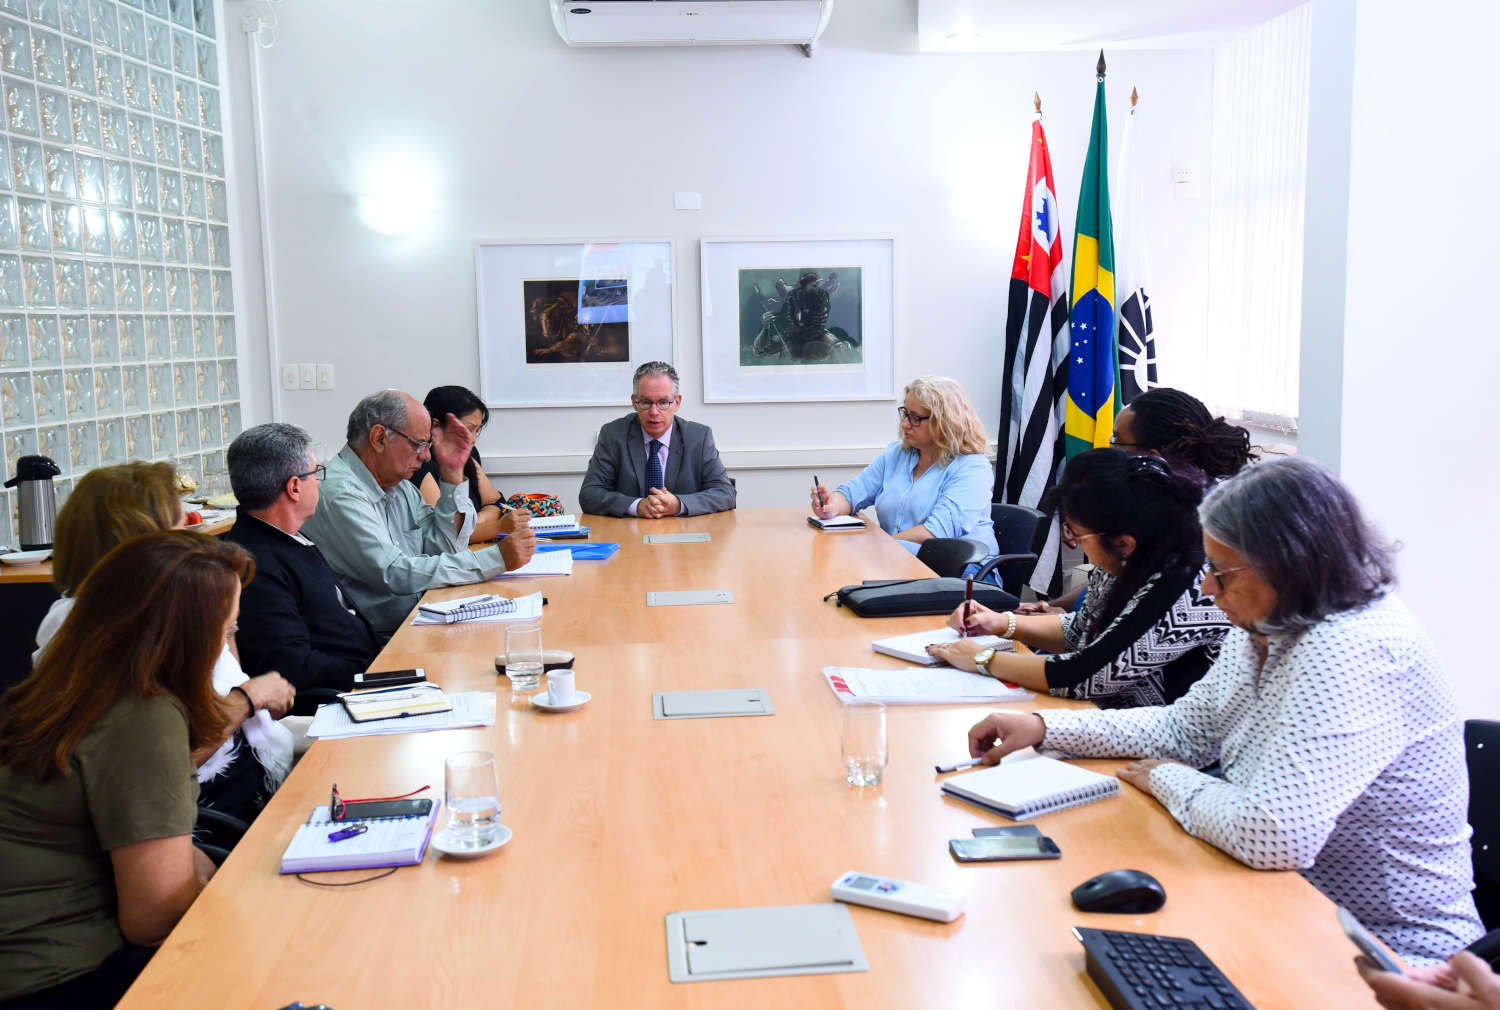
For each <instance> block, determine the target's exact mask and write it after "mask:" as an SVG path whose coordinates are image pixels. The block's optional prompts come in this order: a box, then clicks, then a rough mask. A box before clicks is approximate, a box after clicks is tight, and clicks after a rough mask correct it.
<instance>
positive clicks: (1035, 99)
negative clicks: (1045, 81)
mask: <svg viewBox="0 0 1500 1010" xmlns="http://www.w3.org/2000/svg"><path fill="white" fill-rule="evenodd" d="M1031 102H1032V104H1033V105H1035V106H1036V118H1038V119H1041V118H1042V93H1041V92H1040V91H1033V92H1032V93H1031Z"/></svg>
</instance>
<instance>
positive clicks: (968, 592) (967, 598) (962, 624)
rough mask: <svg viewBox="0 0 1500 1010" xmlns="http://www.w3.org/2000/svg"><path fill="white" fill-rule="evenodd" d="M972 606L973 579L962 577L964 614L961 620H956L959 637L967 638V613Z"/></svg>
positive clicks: (971, 610)
mask: <svg viewBox="0 0 1500 1010" xmlns="http://www.w3.org/2000/svg"><path fill="white" fill-rule="evenodd" d="M973 608H974V580H973V579H964V616H963V620H961V621H959V622H958V637H959V638H968V637H969V615H970V614H971V613H972V612H973Z"/></svg>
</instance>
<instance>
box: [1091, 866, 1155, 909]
mask: <svg viewBox="0 0 1500 1010" xmlns="http://www.w3.org/2000/svg"><path fill="white" fill-rule="evenodd" d="M1166 903H1167V892H1166V891H1165V890H1163V888H1162V886H1161V884H1160V883H1159V882H1158V881H1157V879H1156V878H1155V877H1153V876H1151V874H1149V873H1145V872H1143V871H1141V870H1110V871H1109V872H1108V873H1101V874H1099V876H1097V877H1090V878H1089V879H1088V880H1085V881H1084V882H1083V883H1081V884H1079V885H1078V886H1077V887H1075V888H1073V904H1074V905H1075V906H1077V908H1078V910H1079V911H1081V912H1119V913H1121V914H1122V915H1138V914H1140V913H1142V912H1154V911H1156V910H1157V909H1158V908H1160V907H1161V906H1163V905H1165V904H1166Z"/></svg>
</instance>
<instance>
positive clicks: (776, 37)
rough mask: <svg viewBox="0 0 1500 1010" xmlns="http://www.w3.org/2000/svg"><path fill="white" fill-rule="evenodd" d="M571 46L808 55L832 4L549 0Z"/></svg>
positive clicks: (805, 0) (813, 0)
mask: <svg viewBox="0 0 1500 1010" xmlns="http://www.w3.org/2000/svg"><path fill="white" fill-rule="evenodd" d="M550 2H551V4H552V23H553V24H554V25H555V26H556V27H557V34H559V35H561V36H562V40H563V41H564V42H566V43H567V44H568V45H570V46H743V45H800V46H802V48H803V51H804V52H805V53H807V54H808V55H809V56H811V55H812V47H813V45H814V44H815V43H816V42H817V41H818V36H820V35H822V34H823V29H824V28H826V27H828V18H829V15H830V14H832V13H833V2H834V0H550Z"/></svg>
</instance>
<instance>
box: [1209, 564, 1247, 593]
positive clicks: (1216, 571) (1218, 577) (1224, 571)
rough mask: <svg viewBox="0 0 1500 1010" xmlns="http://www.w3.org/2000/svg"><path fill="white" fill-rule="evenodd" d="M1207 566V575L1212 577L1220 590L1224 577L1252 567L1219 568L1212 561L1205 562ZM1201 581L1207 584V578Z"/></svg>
mask: <svg viewBox="0 0 1500 1010" xmlns="http://www.w3.org/2000/svg"><path fill="white" fill-rule="evenodd" d="M1207 566H1208V574H1209V575H1210V576H1212V577H1213V580H1214V581H1215V582H1217V583H1218V584H1219V588H1220V589H1223V588H1224V576H1226V575H1233V574H1234V573H1235V572H1243V571H1247V570H1248V569H1250V568H1251V567H1253V566H1251V565H1235V566H1234V567H1233V568H1220V567H1219V566H1218V565H1216V564H1214V563H1213V562H1212V561H1209V562H1207ZM1203 581H1205V582H1207V581H1208V578H1207V577H1205V578H1204V580H1203Z"/></svg>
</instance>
